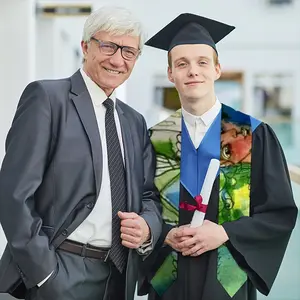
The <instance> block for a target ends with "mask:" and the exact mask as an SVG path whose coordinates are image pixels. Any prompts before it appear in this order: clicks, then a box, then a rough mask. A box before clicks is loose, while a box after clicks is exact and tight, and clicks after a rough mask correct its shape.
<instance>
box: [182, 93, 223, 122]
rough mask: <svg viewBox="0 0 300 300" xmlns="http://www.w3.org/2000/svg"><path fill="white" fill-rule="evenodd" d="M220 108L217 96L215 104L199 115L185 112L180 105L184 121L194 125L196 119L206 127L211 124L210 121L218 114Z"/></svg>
mask: <svg viewBox="0 0 300 300" xmlns="http://www.w3.org/2000/svg"><path fill="white" fill-rule="evenodd" d="M220 109H221V103H220V101H219V100H218V98H217V99H216V102H215V104H214V105H213V106H212V107H211V108H210V109H209V110H208V111H207V112H205V113H204V114H203V115H201V116H195V115H192V114H191V113H189V112H187V111H186V110H185V109H184V108H183V107H181V111H182V116H183V119H184V121H185V122H187V123H188V124H190V125H191V126H194V125H195V123H196V122H197V120H200V121H202V123H203V124H204V125H205V126H207V127H209V126H210V125H211V124H212V122H213V121H214V119H215V118H216V116H217V115H218V113H219V111H220Z"/></svg>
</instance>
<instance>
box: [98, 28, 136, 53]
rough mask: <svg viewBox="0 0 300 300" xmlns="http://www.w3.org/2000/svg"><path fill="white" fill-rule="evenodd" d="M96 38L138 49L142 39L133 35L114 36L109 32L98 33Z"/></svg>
mask: <svg viewBox="0 0 300 300" xmlns="http://www.w3.org/2000/svg"><path fill="white" fill-rule="evenodd" d="M94 37H95V38H96V39H99V40H102V41H108V42H113V43H115V44H118V45H120V46H129V47H133V48H136V49H138V48H139V43H140V37H139V36H136V35H131V34H113V33H110V32H107V31H98V32H97V33H96V34H95V35H94Z"/></svg>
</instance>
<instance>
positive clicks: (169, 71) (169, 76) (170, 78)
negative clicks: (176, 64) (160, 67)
mask: <svg viewBox="0 0 300 300" xmlns="http://www.w3.org/2000/svg"><path fill="white" fill-rule="evenodd" d="M168 78H169V80H170V81H171V82H172V83H174V78H173V76H172V69H171V68H170V67H168Z"/></svg>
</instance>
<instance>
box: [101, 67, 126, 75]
mask: <svg viewBox="0 0 300 300" xmlns="http://www.w3.org/2000/svg"><path fill="white" fill-rule="evenodd" d="M103 68H104V70H106V71H107V72H108V73H111V74H116V75H118V74H123V72H121V71H117V70H112V69H108V68H105V67H103Z"/></svg>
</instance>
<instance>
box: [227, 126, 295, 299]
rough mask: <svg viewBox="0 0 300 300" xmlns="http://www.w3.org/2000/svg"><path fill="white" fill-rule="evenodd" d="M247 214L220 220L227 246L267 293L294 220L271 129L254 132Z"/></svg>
mask: <svg viewBox="0 0 300 300" xmlns="http://www.w3.org/2000/svg"><path fill="white" fill-rule="evenodd" d="M250 199H251V207H250V217H242V218H240V219H239V220H237V221H233V222H227V223H223V224H222V225H223V227H224V229H225V231H226V232H227V235H228V237H229V241H228V242H227V246H228V249H229V250H230V252H231V254H232V255H233V257H234V258H235V260H236V261H237V263H238V264H239V265H240V267H242V268H243V269H244V270H245V271H246V272H247V274H248V277H249V278H250V280H251V281H252V283H253V284H254V286H255V287H256V288H257V289H258V290H259V291H260V292H261V293H263V294H265V295H267V294H268V293H269V292H270V289H271V287H272V284H273V282H274V280H275V278H276V275H277V273H278V270H279V267H280V265H281V262H282V260H283V257H284V253H285V251H286V248H287V245H288V242H289V239H290V235H291V233H292V230H293V228H294V226H295V223H296V219H297V213H298V210H297V207H296V205H295V202H294V199H293V193H292V188H291V183H290V178H289V173H288V168H287V164H286V160H285V157H284V153H283V151H282V148H281V146H280V144H279V141H278V140H277V137H276V135H275V133H274V132H273V130H272V129H271V128H270V127H269V126H268V125H266V124H264V123H261V124H260V125H259V126H258V127H257V128H256V130H255V131H254V132H253V146H252V167H251V193H250Z"/></svg>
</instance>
